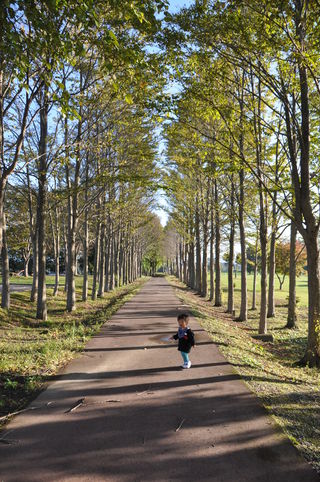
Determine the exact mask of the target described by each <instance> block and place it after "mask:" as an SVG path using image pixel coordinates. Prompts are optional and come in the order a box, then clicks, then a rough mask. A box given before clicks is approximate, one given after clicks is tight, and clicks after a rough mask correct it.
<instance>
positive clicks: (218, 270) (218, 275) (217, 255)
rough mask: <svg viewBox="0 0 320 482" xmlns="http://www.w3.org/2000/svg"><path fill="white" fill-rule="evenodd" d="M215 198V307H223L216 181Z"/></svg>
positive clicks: (215, 181)
mask: <svg viewBox="0 0 320 482" xmlns="http://www.w3.org/2000/svg"><path fill="white" fill-rule="evenodd" d="M214 196H215V203H214V204H215V220H216V224H215V241H216V243H215V248H216V249H215V301H214V306H222V292H221V268H220V243H221V233H220V210H219V197H218V184H217V180H216V179H215V180H214Z"/></svg>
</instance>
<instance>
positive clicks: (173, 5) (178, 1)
mask: <svg viewBox="0 0 320 482" xmlns="http://www.w3.org/2000/svg"><path fill="white" fill-rule="evenodd" d="M192 3H193V1H192V0H170V1H169V10H170V12H171V13H176V12H178V11H179V10H180V9H181V8H182V7H188V6H190V5H191V4H192ZM159 148H160V150H161V149H163V145H162V144H161V143H160V146H159ZM157 198H158V202H159V204H160V205H161V204H162V205H165V204H166V201H165V198H164V196H163V193H159V195H158V196H157ZM155 213H156V214H157V215H158V216H159V218H160V220H161V224H162V225H163V226H165V225H166V222H167V219H168V214H167V213H166V212H165V210H163V209H161V207H157V209H155Z"/></svg>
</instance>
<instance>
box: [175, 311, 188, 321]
mask: <svg viewBox="0 0 320 482" xmlns="http://www.w3.org/2000/svg"><path fill="white" fill-rule="evenodd" d="M177 319H178V321H179V320H188V319H189V315H188V313H179V314H178V316H177Z"/></svg>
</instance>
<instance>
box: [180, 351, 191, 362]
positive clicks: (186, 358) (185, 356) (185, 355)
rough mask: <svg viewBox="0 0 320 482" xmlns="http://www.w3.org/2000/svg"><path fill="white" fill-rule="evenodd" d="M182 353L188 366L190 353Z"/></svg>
mask: <svg viewBox="0 0 320 482" xmlns="http://www.w3.org/2000/svg"><path fill="white" fill-rule="evenodd" d="M180 353H181V356H182V359H183V362H184V363H186V364H187V363H189V353H186V352H185V351H181V352H180Z"/></svg>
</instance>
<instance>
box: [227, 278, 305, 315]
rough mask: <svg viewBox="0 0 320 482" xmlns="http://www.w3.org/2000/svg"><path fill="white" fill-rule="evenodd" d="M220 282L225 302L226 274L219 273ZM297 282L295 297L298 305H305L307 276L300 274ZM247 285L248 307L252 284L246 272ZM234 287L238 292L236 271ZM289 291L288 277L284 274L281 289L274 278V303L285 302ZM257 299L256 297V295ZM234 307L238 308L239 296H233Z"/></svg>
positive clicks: (239, 282) (238, 282)
mask: <svg viewBox="0 0 320 482" xmlns="http://www.w3.org/2000/svg"><path fill="white" fill-rule="evenodd" d="M221 282H222V292H223V298H224V301H225V302H227V296H228V288H227V287H228V274H227V273H221ZM296 283H297V297H298V298H299V306H301V307H306V306H307V305H308V276H307V275H302V276H300V277H299V278H297V280H296ZM247 285H248V299H249V303H248V306H249V308H250V306H251V302H252V286H253V275H252V274H248V276H247ZM234 289H235V293H236V294H237V293H240V290H241V273H237V276H236V277H234ZM259 292H260V275H258V276H257V293H259ZM288 293H289V277H288V276H286V278H285V282H284V284H283V287H282V290H280V289H279V281H278V279H277V278H276V280H275V300H276V304H278V305H279V304H283V303H286V302H287V296H288ZM257 301H258V297H257ZM235 308H236V309H239V308H240V297H239V296H238V297H237V296H235Z"/></svg>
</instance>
